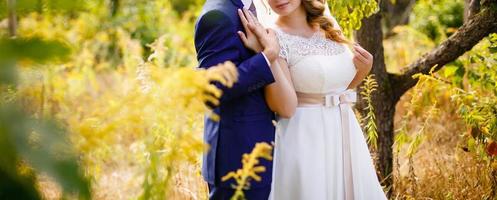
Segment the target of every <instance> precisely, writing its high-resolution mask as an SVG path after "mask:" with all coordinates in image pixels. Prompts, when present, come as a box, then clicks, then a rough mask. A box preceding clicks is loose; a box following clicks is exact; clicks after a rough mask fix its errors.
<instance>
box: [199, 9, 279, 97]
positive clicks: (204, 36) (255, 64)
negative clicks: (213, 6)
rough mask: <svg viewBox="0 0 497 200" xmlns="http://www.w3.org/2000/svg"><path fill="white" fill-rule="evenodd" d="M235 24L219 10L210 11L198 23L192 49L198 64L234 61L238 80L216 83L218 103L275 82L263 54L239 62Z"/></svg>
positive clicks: (208, 65) (206, 66)
mask: <svg viewBox="0 0 497 200" xmlns="http://www.w3.org/2000/svg"><path fill="white" fill-rule="evenodd" d="M236 31H237V30H235V25H234V24H233V23H232V22H231V21H230V19H229V18H228V16H226V14H224V13H222V12H221V11H216V10H214V11H209V12H207V13H205V14H204V15H203V16H202V17H201V18H200V19H199V21H198V22H197V27H196V30H195V48H196V49H197V58H198V61H199V64H200V65H199V67H201V68H209V67H211V66H215V65H217V64H219V63H223V62H225V61H231V62H233V63H234V64H235V65H236V67H237V70H238V81H237V82H236V83H235V84H234V85H233V87H231V88H228V87H225V86H223V85H222V84H220V83H215V84H216V86H217V87H218V88H220V89H221V90H222V91H223V95H222V96H221V99H220V101H221V103H223V102H226V101H230V100H232V99H235V98H237V97H240V96H243V95H247V94H249V93H251V92H254V91H256V90H258V89H259V88H261V87H263V86H265V85H268V84H271V83H273V82H274V77H273V74H272V73H271V69H270V67H269V65H268V63H267V61H266V58H265V57H264V55H263V54H262V53H258V54H255V55H254V56H252V57H251V58H249V59H247V60H244V61H241V60H240V57H241V55H240V48H243V43H242V42H241V40H240V39H239V38H238V34H237V33H236Z"/></svg>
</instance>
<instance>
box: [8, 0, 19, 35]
mask: <svg viewBox="0 0 497 200" xmlns="http://www.w3.org/2000/svg"><path fill="white" fill-rule="evenodd" d="M7 9H8V12H9V21H8V22H9V35H10V37H15V36H16V31H17V15H16V1H15V0H7Z"/></svg>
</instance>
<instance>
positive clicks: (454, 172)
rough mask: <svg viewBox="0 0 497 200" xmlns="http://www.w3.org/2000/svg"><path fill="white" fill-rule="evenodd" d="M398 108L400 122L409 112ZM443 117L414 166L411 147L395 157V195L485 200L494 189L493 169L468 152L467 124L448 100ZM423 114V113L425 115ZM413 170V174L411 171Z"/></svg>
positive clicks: (430, 129) (428, 135) (411, 122)
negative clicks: (407, 153) (409, 156)
mask: <svg viewBox="0 0 497 200" xmlns="http://www.w3.org/2000/svg"><path fill="white" fill-rule="evenodd" d="M406 100H407V97H404V98H403V99H402V100H401V102H399V104H398V106H397V111H398V112H397V114H396V123H397V124H398V122H399V120H400V117H401V116H402V115H403V114H404V113H405V112H406V111H405V108H404V107H403V106H401V105H403V103H404V102H405V101H406ZM441 101H442V102H441V103H440V105H442V106H440V108H439V109H441V111H440V112H439V116H437V117H436V118H434V119H433V120H432V121H431V122H430V123H429V124H428V127H427V129H426V130H427V132H426V139H425V140H424V142H423V143H422V145H421V146H420V148H419V151H418V152H417V153H416V154H415V155H414V157H413V159H412V163H409V159H408V158H407V157H406V156H405V152H406V150H407V147H406V146H407V145H406V146H405V147H404V148H403V150H402V151H401V153H400V155H396V156H395V159H396V160H395V161H394V163H396V162H397V161H398V164H399V165H400V166H399V169H395V173H394V177H395V185H394V187H395V193H396V195H395V196H394V197H393V198H398V199H411V198H414V199H484V197H485V196H487V195H488V194H489V193H490V192H491V190H492V183H491V168H490V167H489V166H488V165H487V164H486V162H485V161H483V160H481V159H479V157H478V156H477V155H475V154H474V153H471V152H466V151H464V150H463V147H465V146H466V144H465V143H466V141H467V139H466V138H465V137H466V134H465V132H466V131H465V130H466V128H465V125H464V123H463V122H462V120H461V119H459V118H458V116H457V114H456V113H455V110H454V108H453V107H451V104H450V102H449V99H448V98H445V99H442V100H441ZM421 114H422V113H421ZM421 123H423V121H422V120H418V119H417V118H413V119H410V120H409V125H410V126H412V127H416V126H417V125H419V124H421ZM410 168H411V169H413V173H414V174H413V173H410V172H409V169H410Z"/></svg>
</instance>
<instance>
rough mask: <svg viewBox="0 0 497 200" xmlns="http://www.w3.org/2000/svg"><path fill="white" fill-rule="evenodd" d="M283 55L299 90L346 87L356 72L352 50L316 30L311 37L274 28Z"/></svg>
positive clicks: (314, 91) (337, 89)
mask: <svg viewBox="0 0 497 200" xmlns="http://www.w3.org/2000/svg"><path fill="white" fill-rule="evenodd" d="M275 30H276V33H277V36H278V40H279V43H280V46H281V50H280V57H281V58H283V59H285V60H286V61H287V63H288V67H289V69H290V73H291V76H292V81H293V84H294V86H295V90H296V91H297V92H304V93H331V92H340V91H343V90H345V89H346V88H347V87H348V85H349V84H350V82H351V81H352V79H353V78H354V76H355V73H356V68H355V66H354V64H353V62H352V58H353V55H352V52H351V51H350V50H349V49H348V47H347V46H346V45H345V44H340V43H337V42H335V41H332V40H329V39H327V38H325V37H324V34H323V33H321V32H316V33H315V34H313V35H312V36H311V37H309V38H307V37H302V36H297V35H291V34H288V33H286V32H284V31H282V30H281V29H279V28H275Z"/></svg>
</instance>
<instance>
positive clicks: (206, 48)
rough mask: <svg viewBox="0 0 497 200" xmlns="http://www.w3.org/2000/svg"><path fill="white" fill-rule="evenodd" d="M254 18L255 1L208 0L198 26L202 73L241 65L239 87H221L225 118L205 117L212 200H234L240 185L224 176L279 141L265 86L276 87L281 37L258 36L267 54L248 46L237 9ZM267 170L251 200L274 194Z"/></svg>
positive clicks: (252, 184)
mask: <svg viewBox="0 0 497 200" xmlns="http://www.w3.org/2000/svg"><path fill="white" fill-rule="evenodd" d="M243 8H245V9H249V10H251V11H252V12H254V13H255V10H254V8H255V7H254V4H253V2H252V0H206V3H205V4H204V7H203V10H202V13H201V14H200V16H199V18H198V20H197V24H196V26H195V48H196V50H197V59H198V61H199V63H200V67H201V68H209V67H211V66H214V65H217V64H219V63H223V62H225V61H231V62H233V63H234V64H235V65H236V66H237V70H238V74H239V76H238V82H236V83H235V84H234V86H233V87H232V88H227V87H225V86H223V85H221V84H219V83H216V86H217V87H218V88H220V89H221V90H222V91H223V95H222V97H221V99H220V102H221V103H220V105H219V106H218V107H216V108H214V112H215V113H217V114H218V115H219V116H220V117H221V119H220V121H213V120H211V119H209V118H208V117H205V121H204V126H205V128H204V140H205V141H206V142H207V143H208V144H209V145H210V149H209V151H208V152H207V153H206V154H204V159H203V166H202V174H203V176H204V179H205V180H206V181H207V183H208V184H209V193H210V194H209V198H210V199H216V200H217V199H230V197H231V196H232V195H233V194H234V190H233V189H232V186H233V185H236V183H235V182H234V181H233V180H228V181H225V182H223V181H221V177H223V176H224V175H226V174H228V173H229V172H231V171H236V170H237V169H240V168H241V167H242V163H241V160H242V155H243V154H244V153H250V152H251V151H252V149H253V148H254V146H255V144H256V143H258V142H267V143H271V142H273V141H274V134H275V127H274V125H273V123H272V120H273V119H275V116H274V113H273V112H272V111H271V110H270V109H269V107H268V105H267V103H266V101H265V99H264V86H266V85H269V84H271V83H273V82H274V81H275V80H274V77H273V75H272V73H271V63H272V62H273V61H275V60H276V58H277V57H278V54H279V48H280V47H279V44H278V43H277V38H275V37H274V35H273V36H271V35H269V34H268V35H264V34H263V35H261V34H260V33H258V35H257V36H258V38H260V39H259V43H260V45H261V46H262V49H263V51H262V52H260V53H257V52H253V51H251V50H249V49H247V48H246V47H244V45H243V43H242V41H241V40H240V38H239V36H238V35H237V31H244V27H243V25H242V23H241V21H240V18H239V16H238V14H237V10H238V9H243ZM252 35H254V34H252ZM261 165H262V166H265V167H266V171H265V172H264V173H262V174H260V175H261V177H262V180H261V181H260V182H256V181H251V182H250V188H249V189H248V190H245V191H244V193H245V197H246V199H249V200H259V199H267V198H268V196H269V193H270V190H271V181H272V162H270V161H265V160H261Z"/></svg>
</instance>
